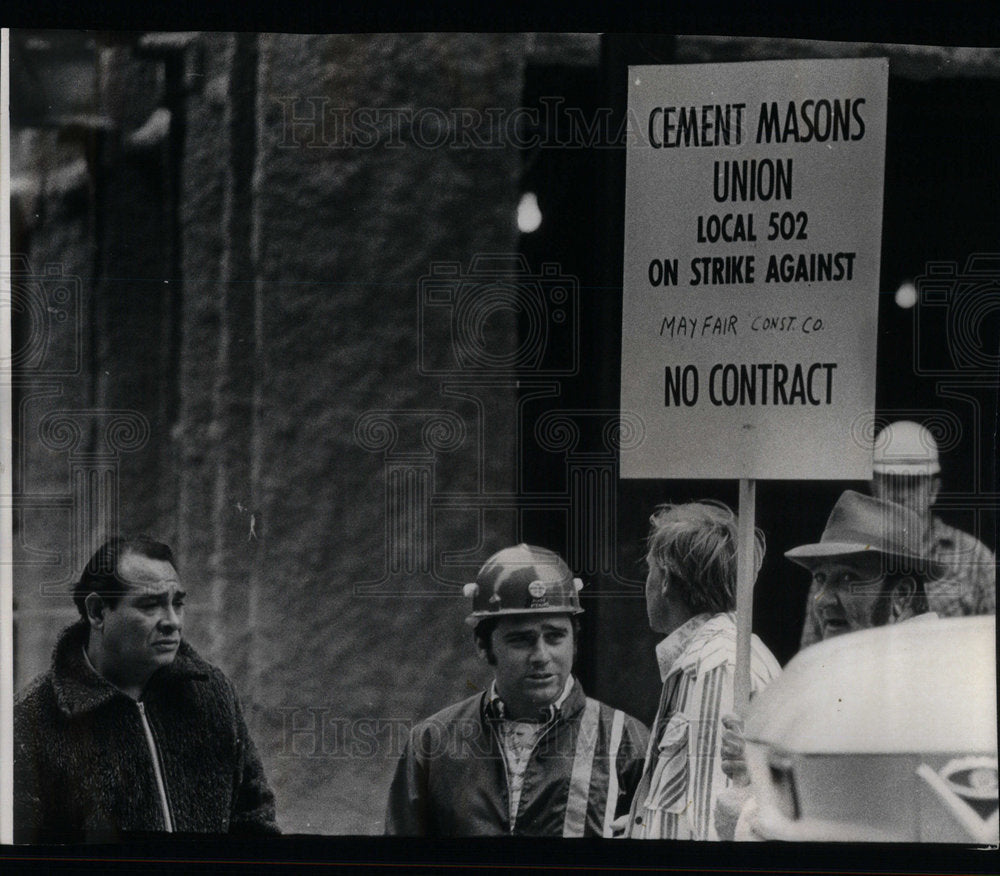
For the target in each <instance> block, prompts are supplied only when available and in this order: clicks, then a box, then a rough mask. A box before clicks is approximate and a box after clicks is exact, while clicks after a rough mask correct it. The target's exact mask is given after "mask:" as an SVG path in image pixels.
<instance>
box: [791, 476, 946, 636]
mask: <svg viewBox="0 0 1000 876" xmlns="http://www.w3.org/2000/svg"><path fill="white" fill-rule="evenodd" d="M923 529H924V527H923V523H922V521H921V519H920V516H919V515H918V514H917V513H916V512H915V511H913V510H912V509H910V508H907V507H906V506H905V505H900V504H897V503H895V502H886V501H883V500H880V499H876V498H875V497H874V496H865V495H863V494H861V493H856V492H854V491H853V490H845V491H844V493H843V494H842V495H841V497H840V498H839V499H838V500H837V504H836V505H834V506H833V510H832V511H831V512H830V517H829V519H828V520H827V522H826V528H825V529H824V530H823V535H822V536H821V537H820V540H819V542H818V543H817V544H806V545H801V546H800V547H796V548H792V549H791V550H790V551H787V552H786V553H785V556H786V557H788V559H790V560H791V561H792V562H793V563H797V564H798V565H800V566H803V567H805V568H806V569H808V570H809V572H810V573H811V574H812V589H811V591H810V597H811V600H812V605H811V610H812V611H813V612H814V613H815V616H816V621H817V623H818V625H819V633H820V638H821V639H829V638H831V637H832V636H838V635H840V634H841V633H849V632H855V631H857V630H864V629H868V628H869V627H878V626H883V625H884V624H889V623H898V622H900V621H903V620H907V619H909V618H911V617H915V616H917V615H920V614H924V613H926V612H927V611H928V604H927V591H926V581H927V580H928V578H930V577H931V576H933V575H935V574H938V573H940V571H941V570H940V565H939V564H938V563H937V562H936V561H935V560H932V559H931V558H929V557H928V556H927V555H926V554H925V553H924V548H923V539H922V534H923Z"/></svg>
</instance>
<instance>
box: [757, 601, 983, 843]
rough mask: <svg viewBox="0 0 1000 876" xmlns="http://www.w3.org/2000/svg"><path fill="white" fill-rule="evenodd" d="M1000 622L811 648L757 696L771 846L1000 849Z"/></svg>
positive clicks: (906, 628)
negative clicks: (899, 844) (903, 844)
mask: <svg viewBox="0 0 1000 876" xmlns="http://www.w3.org/2000/svg"><path fill="white" fill-rule="evenodd" d="M996 683H997V664H996V619H995V618H994V617H970V618H949V619H939V618H937V617H935V616H923V617H921V618H915V619H913V620H911V621H908V622H905V623H901V624H897V625H891V626H886V627H878V628H875V629H871V630H865V631H863V632H858V633H850V634H846V635H842V636H838V637H836V638H834V639H830V640H828V641H825V642H820V643H819V644H817V645H814V646H812V647H810V648H806V649H805V650H804V651H802V652H801V653H800V654H798V655H796V657H795V658H794V659H793V660H791V661H790V662H789V664H788V666H787V667H786V668H785V670H784V672H783V673H782V674H781V676H780V677H778V678H777V679H775V680H774V681H773V682H772V683H771V684H770V685H769V686H768V687H767V688H766V689H765V690H764V691H762V692H761V693H760V694H759V695H758V696H756V697H755V698H754V701H753V703H752V704H751V707H750V712H749V714H748V716H747V719H746V724H745V728H746V729H745V736H746V759H747V767H748V769H749V772H750V777H751V782H752V785H753V794H754V797H755V798H756V801H757V807H758V811H757V817H756V823H755V824H754V825H753V831H754V833H755V834H756V835H757V836H759V837H761V838H764V839H781V840H819V841H838V840H849V841H864V840H870V841H882V842H885V841H907V842H963V843H983V844H994V845H995V844H996V843H997V842H998V816H997V703H996Z"/></svg>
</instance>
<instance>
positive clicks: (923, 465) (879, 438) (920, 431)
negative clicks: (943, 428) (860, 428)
mask: <svg viewBox="0 0 1000 876" xmlns="http://www.w3.org/2000/svg"><path fill="white" fill-rule="evenodd" d="M872 468H873V469H874V470H875V471H876V472H877V473H879V474H891V475H932V474H937V473H938V472H939V471H941V466H940V465H939V464H938V448H937V441H935V440H934V436H933V435H932V434H931V433H930V430H929V429H927V428H925V427H924V426H921V425H920V424H919V423H914V422H913V421H912V420H899V421H898V422H895V423H890V424H889V425H888V426H886V427H885V428H884V429H883V430H882V431H881V432H879V433H878V435H876V436H875V450H874V453H873V454H872Z"/></svg>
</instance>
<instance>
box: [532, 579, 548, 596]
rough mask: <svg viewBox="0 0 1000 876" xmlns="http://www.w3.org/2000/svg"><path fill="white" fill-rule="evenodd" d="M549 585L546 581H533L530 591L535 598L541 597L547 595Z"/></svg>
mask: <svg viewBox="0 0 1000 876" xmlns="http://www.w3.org/2000/svg"><path fill="white" fill-rule="evenodd" d="M547 590H548V587H546V586H545V582H544V581H537V580H536V581H532V582H531V583H530V584H529V585H528V593H530V594H531V595H532V596H533V597H534V598H535V599H541V597H543V596H544V595H545V592H546V591H547Z"/></svg>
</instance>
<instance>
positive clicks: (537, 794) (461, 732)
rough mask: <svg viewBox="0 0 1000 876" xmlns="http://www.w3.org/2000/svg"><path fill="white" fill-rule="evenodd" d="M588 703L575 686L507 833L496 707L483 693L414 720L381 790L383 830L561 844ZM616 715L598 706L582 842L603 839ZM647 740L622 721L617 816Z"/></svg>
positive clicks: (541, 747)
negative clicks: (385, 800)
mask: <svg viewBox="0 0 1000 876" xmlns="http://www.w3.org/2000/svg"><path fill="white" fill-rule="evenodd" d="M585 703H586V697H585V696H584V693H583V690H582V688H581V686H580V683H579V682H577V683H575V684H574V685H573V689H572V691H571V692H570V694H569V696H568V697H567V699H566V701H565V703H563V706H562V708H561V709H560V710H559V713H558V714H557V716H556V717H555V718H554V719H553V720H552V721H551V722H550V724H549V725H548V726H547V728H546V729H545V730H544V732H543V734H542V736H541V737H540V738H539V740H538V743H537V744H536V747H535V749H534V751H533V752H532V754H531V757H530V760H529V761H528V765H527V768H526V770H525V774H524V785H523V787H522V790H521V800H520V803H519V805H518V812H517V818H516V819H515V824H514V826H513V830H512V829H511V824H510V818H509V816H508V790H507V769H506V762H505V761H504V756H503V751H502V744H501V742H500V738H499V730H498V727H497V726H496V725H497V722H498V721H499V716H498V715H497V714H496V710H495V705H494V704H492V703H489V702H488V700H487V694H486V693H485V692H484V693H481V694H477V695H476V696H473V697H470V698H469V699H467V700H463V701H462V702H460V703H456V704H455V705H452V706H449V707H448V708H446V709H443V710H442V711H440V712H438V713H437V714H436V715H433V716H432V717H430V718H428V719H427V720H426V721H421V722H420V723H419V724H417V725H416V726H415V727H414V728H413V729H412V731H411V732H410V736H409V740H408V741H407V744H406V749H405V751H404V752H403V754H402V757H401V758H400V760H399V764H398V765H397V767H396V774H395V776H394V778H393V781H392V787H391V788H390V790H389V804H388V807H387V809H386V818H385V831H386V833H388V834H403V835H409V836H484V835H494V834H500V835H502V834H517V835H526V836H561V835H562V829H563V817H564V814H565V811H566V801H567V799H568V797H569V789H570V776H571V773H572V770H573V761H574V755H575V752H576V741H577V735H578V732H579V730H580V726H581V717H582V714H583V711H584V705H585ZM613 714H614V710H613V709H612V708H611V707H610V706H606V705H604V704H603V703H601V704H600V716H599V724H598V734H597V742H596V747H595V754H594V759H593V766H592V773H591V777H590V785H589V791H588V797H587V811H586V822H585V827H584V835H585V836H601V834H602V830H603V827H604V815H605V809H606V805H605V804H606V801H607V793H608V777H609V773H608V760H609V758H608V751H609V740H610V728H611V724H612V716H613ZM648 739H649V732H648V731H647V730H646V728H645V726H643V725H642V724H641V723H640V722H639V721H637V720H636V719H635V718H632V717H630V716H628V715H626V716H625V720H624V730H623V733H622V737H621V744H620V747H619V749H618V757H617V759H616V762H615V766H616V769H617V774H618V785H619V791H618V799H617V800H616V801H614V802H613V805H614V806H615V812H616V813H617V814H625V813H627V812H628V809H629V804H630V803H631V800H632V793H633V792H634V790H635V787H636V785H637V784H638V783H639V779H640V778H641V774H642V765H643V759H644V758H645V755H646V744H647V742H648Z"/></svg>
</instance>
